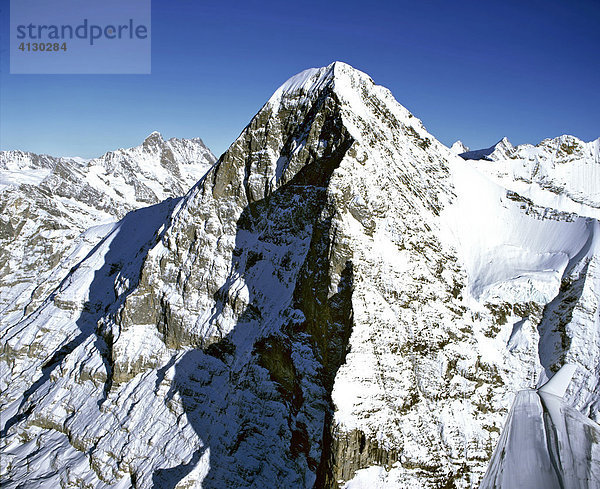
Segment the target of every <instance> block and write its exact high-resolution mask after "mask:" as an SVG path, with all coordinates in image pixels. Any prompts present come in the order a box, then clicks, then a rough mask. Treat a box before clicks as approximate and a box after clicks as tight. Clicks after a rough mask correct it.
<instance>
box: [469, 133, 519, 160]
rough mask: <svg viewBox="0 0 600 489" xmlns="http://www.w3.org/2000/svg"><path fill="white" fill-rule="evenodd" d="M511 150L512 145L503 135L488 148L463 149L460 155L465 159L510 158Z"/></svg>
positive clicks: (512, 148) (512, 149)
mask: <svg viewBox="0 0 600 489" xmlns="http://www.w3.org/2000/svg"><path fill="white" fill-rule="evenodd" d="M513 152H514V146H513V145H512V143H511V142H510V141H509V140H508V138H507V137H503V138H502V139H501V140H500V141H498V142H497V143H496V144H494V145H492V146H490V147H489V148H484V149H475V150H469V151H465V152H463V153H460V156H461V157H462V158H463V159H465V160H497V159H504V158H510V157H511V155H512V153H513Z"/></svg>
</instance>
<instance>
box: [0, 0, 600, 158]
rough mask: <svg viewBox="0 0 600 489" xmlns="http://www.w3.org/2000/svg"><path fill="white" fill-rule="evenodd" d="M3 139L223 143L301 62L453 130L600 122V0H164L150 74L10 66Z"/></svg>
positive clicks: (589, 130) (589, 132)
mask: <svg viewBox="0 0 600 489" xmlns="http://www.w3.org/2000/svg"><path fill="white" fill-rule="evenodd" d="M0 5H1V9H2V26H1V27H2V30H1V32H2V59H1V64H0V70H1V73H0V103H1V106H0V110H1V112H0V124H1V126H0V147H1V148H2V149H24V150H29V151H34V152H38V153H48V154H53V155H59V156H60V155H62V156H65V155H79V156H83V157H92V156H98V155H100V154H102V153H104V152H105V151H108V150H110V149H115V148H118V147H129V146H134V145H137V144H139V143H140V142H141V141H142V140H143V139H144V137H145V136H146V135H147V134H149V133H150V132H152V131H153V130H158V131H160V132H161V133H162V134H163V135H164V136H165V137H174V136H175V137H188V138H191V137H201V138H202V139H203V140H204V141H205V143H206V144H207V145H208V146H209V147H210V148H211V149H212V150H213V151H214V152H215V153H216V154H217V155H219V154H220V153H221V152H223V151H224V150H225V149H226V148H227V147H228V146H229V144H230V143H231V142H232V141H233V140H234V139H235V137H237V135H238V134H239V132H240V131H241V130H242V129H243V128H244V126H245V125H246V124H247V123H248V122H249V120H250V118H251V117H252V116H253V115H254V114H255V113H256V111H257V110H258V109H260V107H261V106H262V105H263V104H264V102H265V101H266V100H267V99H268V97H269V96H270V95H271V93H272V92H273V91H274V90H275V89H276V88H277V87H278V86H279V85H280V84H281V83H283V82H284V81H285V80H286V79H287V78H289V77H290V76H292V75H294V74H295V73H297V72H299V71H302V70H303V69H306V68H310V67H315V66H324V65H327V64H329V63H330V62H332V61H335V60H341V61H345V62H347V63H349V64H351V65H353V66H355V67H356V68H359V69H361V70H363V71H365V72H367V73H368V74H369V75H370V76H371V77H372V78H373V79H374V80H375V82H376V83H379V84H381V85H385V86H387V87H388V88H389V89H390V90H391V91H392V93H393V94H394V96H395V97H396V98H397V100H398V101H399V102H400V103H402V104H403V105H404V106H406V107H407V108H408V109H409V110H410V111H412V112H413V113H414V114H415V115H416V116H417V117H419V118H420V119H422V120H423V122H424V124H425V126H426V127H427V128H428V130H429V131H430V132H432V133H433V134H434V135H435V136H436V137H438V139H440V140H441V141H442V142H443V143H445V144H451V143H452V142H454V141H455V140H456V139H461V140H463V141H464V142H465V143H466V144H467V145H469V146H471V147H472V148H477V147H486V146H490V145H491V144H493V143H494V142H496V141H497V140H499V139H500V138H501V137H503V136H508V138H509V139H510V140H511V141H512V142H513V143H524V142H531V143H537V142H539V141H540V140H541V139H544V138H546V137H555V136H558V135H560V134H564V133H568V134H573V135H575V136H578V137H580V138H582V139H584V140H591V139H595V138H597V137H599V136H600V62H599V59H600V28H599V25H600V1H598V0H593V1H587V2H584V1H577V0H575V1H564V2H556V1H550V0H547V1H530V0H527V1H522V0H521V1H502V2H492V1H473V2H470V1H469V2H467V1H464V2H461V1H448V0H445V1H435V2H429V1H422V0H417V1H415V0H412V1H410V2H405V1H398V2H392V1H370V2H365V1H362V2H356V1H352V0H345V1H326V0H322V1H320V2H315V1H303V2H286V1H282V0H278V1H264V2H254V1H244V2H231V1H226V0H224V1H222V0H219V1H216V2H213V1H211V2H208V1H199V0H153V4H152V74H151V75H9V74H8V72H9V60H8V59H7V50H8V36H7V35H6V33H7V31H8V27H9V22H8V0H0Z"/></svg>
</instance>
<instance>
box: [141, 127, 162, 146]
mask: <svg viewBox="0 0 600 489" xmlns="http://www.w3.org/2000/svg"><path fill="white" fill-rule="evenodd" d="M164 144H165V140H164V138H163V137H162V134H161V133H160V132H158V131H153V132H152V133H150V134H149V135H148V137H147V138H146V139H144V142H143V143H142V147H143V148H144V149H149V150H151V151H152V150H156V149H157V148H160V147H162V146H163V145H164Z"/></svg>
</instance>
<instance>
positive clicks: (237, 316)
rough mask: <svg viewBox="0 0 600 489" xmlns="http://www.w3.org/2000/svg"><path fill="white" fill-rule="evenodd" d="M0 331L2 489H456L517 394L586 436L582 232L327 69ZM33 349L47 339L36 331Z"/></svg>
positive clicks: (106, 236)
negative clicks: (571, 368) (561, 390)
mask: <svg viewBox="0 0 600 489" xmlns="http://www.w3.org/2000/svg"><path fill="white" fill-rule="evenodd" d="M89 232H90V233H92V234H93V233H96V235H101V236H103V237H102V239H101V240H100V241H99V242H98V244H97V246H96V247H95V248H94V249H92V250H90V252H89V253H87V255H86V254H82V255H78V256H77V260H78V261H77V264H76V265H75V266H74V267H73V269H72V270H71V271H70V272H69V273H68V274H67V275H66V276H65V277H64V279H63V280H62V281H61V282H60V284H59V285H58V286H57V287H56V288H55V289H54V290H52V291H49V293H48V294H47V295H46V296H45V298H44V300H43V301H42V303H41V305H40V306H39V307H36V308H34V309H32V310H28V311H27V314H26V315H25V317H22V318H18V320H13V321H10V322H8V323H6V324H5V325H3V329H2V345H3V356H2V361H1V362H0V369H1V370H0V372H1V374H2V381H3V384H2V385H1V386H0V389H1V391H2V397H1V402H2V405H1V409H2V410H3V414H2V425H3V430H4V431H3V433H2V434H3V436H2V443H3V448H2V450H3V457H2V461H1V464H2V465H1V466H0V469H1V470H2V473H3V476H4V478H5V480H6V486H7V487H17V486H18V484H19V483H21V482H22V481H27V483H26V484H27V485H26V487H57V486H59V485H60V484H62V485H68V484H71V485H75V486H83V485H84V484H89V485H91V486H93V487H110V488H120V487H136V488H150V487H155V488H175V487H179V488H183V487H203V488H225V487H227V488H235V487H240V488H241V487H244V488H278V487H294V488H296V487H298V488H300V487H306V488H310V487H315V488H334V487H347V488H360V487H385V488H403V489H405V488H437V487H456V488H467V487H476V486H477V485H478V483H479V481H480V480H481V478H482V476H483V473H484V471H485V469H486V466H487V462H488V460H489V458H490V456H491V453H492V449H493V447H494V446H495V444H496V442H497V439H498V435H499V432H500V430H501V428H502V426H503V422H504V419H505V416H506V414H507V410H508V407H509V406H510V404H511V402H512V400H513V398H514V395H515V392H516V391H517V390H520V389H523V388H527V387H531V386H533V385H535V383H536V382H537V380H538V379H537V374H538V372H539V371H540V370H542V369H545V371H546V374H545V375H547V376H550V375H551V373H552V372H553V371H555V370H556V369H557V368H558V367H559V366H561V365H562V364H563V363H565V362H567V361H568V362H571V363H574V364H577V365H578V366H579V370H578V374H577V375H576V377H575V379H574V381H573V384H572V386H571V388H570V390H569V392H568V393H567V398H568V400H569V401H570V402H572V403H573V404H574V405H575V406H576V407H577V408H578V409H580V410H581V411H582V412H583V413H584V414H585V415H588V416H591V417H593V418H595V419H598V410H599V401H600V400H599V389H598V386H599V381H600V370H599V369H600V366H599V365H600V320H599V318H598V303H599V295H600V294H599V291H600V260H599V254H598V245H597V242H598V239H597V236H598V232H599V230H598V221H596V220H595V219H592V218H590V217H587V215H584V216H580V215H578V214H575V213H570V212H567V211H565V210H563V209H557V208H545V207H540V205H539V204H536V203H534V202H530V201H527V200H526V199H524V198H523V197H522V196H521V195H519V194H518V193H517V192H515V191H511V190H507V188H506V187H505V186H503V182H501V181H499V180H497V179H495V178H493V176H489V175H487V174H484V173H482V172H481V171H479V170H478V168H477V166H476V164H473V163H472V162H470V161H465V160H463V159H462V158H460V157H458V156H457V155H456V154H455V153H454V152H453V151H451V150H450V149H448V148H447V147H445V146H444V145H442V144H441V143H439V142H438V141H437V140H436V139H435V138H434V137H433V136H432V135H431V134H429V133H428V132H427V131H426V129H425V128H424V127H423V125H422V123H421V122H420V121H419V120H418V119H416V118H415V117H414V116H413V115H412V114H410V113H409V112H408V111H407V110H406V109H405V108H404V107H402V106H401V105H400V104H398V102H396V100H395V99H394V98H393V96H392V95H391V93H390V92H389V91H388V90H387V89H385V88H383V87H380V86H377V85H375V84H374V82H373V81H372V80H371V79H370V78H369V77H368V76H367V75H365V74H364V73H361V72H359V71H357V70H355V69H353V68H352V67H350V66H348V65H346V64H343V63H334V64H332V65H330V66H327V67H324V68H319V69H310V70H307V71H304V72H302V73H300V74H299V75H296V76H295V77H292V78H291V79H290V80H288V81H287V82H286V83H285V84H284V85H282V87H280V88H279V89H278V90H277V91H276V92H275V94H274V95H273V96H272V97H271V98H270V99H269V101H267V103H266V104H265V105H264V107H263V108H262V109H261V110H260V111H259V112H258V114H257V115H256V116H255V117H254V118H253V119H252V121H250V123H249V125H248V126H247V127H246V128H245V129H244V131H243V132H242V134H241V135H240V136H239V138H238V139H237V140H236V141H235V142H234V143H233V144H232V145H231V147H230V148H229V150H228V151H227V152H226V153H224V154H223V156H222V157H221V158H220V159H219V161H218V162H217V163H216V164H215V165H214V166H213V167H212V168H211V169H210V170H209V171H208V173H207V174H206V175H205V176H204V177H203V178H202V179H200V181H199V182H198V183H197V184H196V185H195V186H194V187H193V188H192V189H191V190H190V191H189V192H188V193H187V194H186V195H185V196H184V197H183V198H182V199H180V200H176V199H172V200H168V201H166V202H164V203H161V204H157V205H154V206H152V207H149V208H146V209H141V210H138V211H136V212H134V213H131V214H128V215H127V216H126V217H125V218H124V219H123V220H122V221H120V222H119V223H118V224H115V225H112V226H109V227H107V228H105V229H103V230H102V231H101V232H100V231H99V230H91V231H89ZM49 332H50V333H51V334H49Z"/></svg>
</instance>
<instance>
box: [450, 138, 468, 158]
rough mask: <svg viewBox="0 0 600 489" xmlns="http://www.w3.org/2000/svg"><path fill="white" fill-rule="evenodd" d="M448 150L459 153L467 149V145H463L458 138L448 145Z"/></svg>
mask: <svg viewBox="0 0 600 489" xmlns="http://www.w3.org/2000/svg"><path fill="white" fill-rule="evenodd" d="M450 151H452V152H453V153H454V154H457V155H460V154H462V153H466V152H467V151H469V147H468V146H465V144H464V143H463V142H462V141H460V140H458V141H456V142H455V143H454V144H453V145H452V146H451V147H450Z"/></svg>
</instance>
